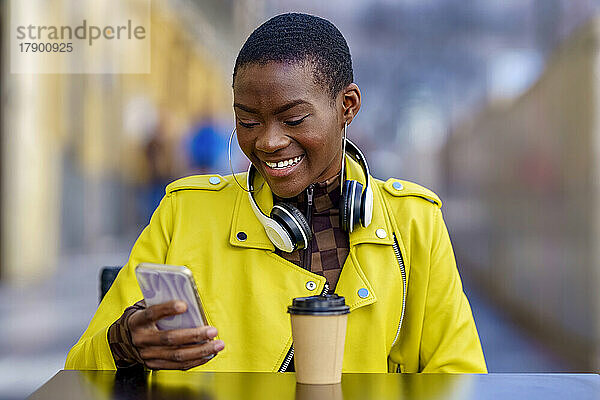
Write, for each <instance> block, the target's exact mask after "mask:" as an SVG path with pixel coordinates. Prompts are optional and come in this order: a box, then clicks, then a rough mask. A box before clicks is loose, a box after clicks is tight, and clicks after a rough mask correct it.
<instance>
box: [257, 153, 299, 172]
mask: <svg viewBox="0 0 600 400" xmlns="http://www.w3.org/2000/svg"><path fill="white" fill-rule="evenodd" d="M303 158H304V155H301V156H298V157H294V158H290V159H288V160H281V161H278V162H269V161H265V162H264V163H265V164H266V165H267V167H269V168H271V169H286V168H289V167H293V166H294V165H296V164H298V163H299V162H300V161H302V159H303Z"/></svg>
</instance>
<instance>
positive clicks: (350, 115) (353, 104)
mask: <svg viewBox="0 0 600 400" xmlns="http://www.w3.org/2000/svg"><path fill="white" fill-rule="evenodd" d="M342 103H343V110H344V115H343V119H344V122H346V123H347V124H348V125H350V123H351V122H352V120H353V119H354V117H355V116H356V114H358V111H359V110H360V89H359V88H358V85H357V84H356V83H351V84H349V85H348V86H346V87H345V88H344V90H343V91H342Z"/></svg>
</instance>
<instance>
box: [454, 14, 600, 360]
mask: <svg viewBox="0 0 600 400" xmlns="http://www.w3.org/2000/svg"><path fill="white" fill-rule="evenodd" d="M599 49H600V19H598V18H596V19H593V20H591V21H589V22H588V23H587V24H585V25H584V26H583V27H582V28H580V29H579V30H578V31H577V32H575V33H574V34H573V35H572V36H571V37H569V38H568V39H567V40H565V41H564V42H563V43H562V44H561V45H560V46H559V48H558V49H557V50H556V51H555V52H553V53H552V55H551V56H550V57H549V58H548V61H547V65H546V68H545V71H544V73H543V74H542V76H541V77H540V78H539V80H538V81H537V82H536V84H535V85H534V86H533V87H532V88H531V89H530V90H528V91H527V92H526V93H525V94H523V95H522V96H519V97H518V98H516V99H514V100H512V101H506V102H503V103H501V104H492V105H490V106H489V107H487V108H486V109H484V110H482V111H480V112H478V113H476V114H474V115H473V116H472V117H471V118H469V119H465V121H463V122H462V123H461V124H459V125H457V127H456V128H455V129H454V131H453V133H452V135H451V136H450V140H449V141H448V143H447V144H446V146H445V149H444V150H445V156H446V162H445V163H444V164H445V168H444V172H445V174H446V177H447V183H448V185H447V190H446V192H447V193H448V196H447V199H446V206H447V208H448V210H449V212H448V216H449V217H450V218H447V219H448V223H449V226H450V227H451V228H452V233H453V234H454V235H453V238H454V243H455V248H456V252H457V253H458V255H459V259H460V260H461V261H462V264H463V269H464V270H465V272H468V273H469V274H470V275H471V276H472V277H473V278H474V279H475V280H476V281H477V283H478V284H479V285H481V286H482V287H484V288H485V290H486V292H487V293H488V294H489V295H491V296H493V299H494V300H495V301H496V302H498V303H499V304H502V306H503V307H507V308H508V309H509V310H510V312H511V314H512V315H513V316H514V317H515V318H517V320H518V321H519V323H520V324H521V325H522V326H526V327H529V328H530V329H532V330H534V331H535V332H536V334H537V336H538V338H540V339H541V340H543V341H544V342H545V343H546V344H549V345H550V346H551V347H552V348H553V349H554V350H555V351H556V352H558V353H560V354H562V355H564V356H566V357H567V358H570V359H571V361H572V362H573V363H574V364H575V365H577V366H578V367H579V368H580V369H584V370H588V369H591V370H594V369H595V370H598V369H600V296H599V294H598V287H600V257H599V256H600V252H599V248H600V246H599V244H600V243H599V238H600V218H599V212H598V207H597V196H598V194H599V193H600V192H599V190H600V187H599V184H600V107H599V99H600V58H599V56H598V54H599Z"/></svg>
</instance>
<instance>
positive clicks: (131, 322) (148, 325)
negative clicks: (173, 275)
mask: <svg viewBox="0 0 600 400" xmlns="http://www.w3.org/2000/svg"><path fill="white" fill-rule="evenodd" d="M186 310H187V305H186V304H185V303H184V302H183V301H170V302H168V303H163V304H157V305H154V306H151V307H148V308H146V309H143V310H138V311H136V312H134V313H133V314H131V316H130V317H129V318H128V320H127V327H128V329H129V333H130V334H131V340H132V342H133V345H134V346H135V347H136V349H137V351H138V353H139V355H140V357H141V358H142V360H143V361H144V365H146V367H148V368H150V369H182V370H187V369H190V368H193V367H196V366H198V365H202V364H204V363H206V362H208V361H209V360H210V359H211V358H213V357H214V356H215V355H216V354H217V353H218V352H219V351H221V350H223V349H224V348H225V343H223V341H222V340H212V339H213V338H214V337H215V336H217V329H216V328H215V327H212V326H203V327H200V328H192V329H173V330H168V331H161V330H159V329H158V328H157V327H156V325H155V322H156V321H158V320H159V319H162V318H165V317H169V316H172V315H177V314H182V313H184V312H185V311H186Z"/></svg>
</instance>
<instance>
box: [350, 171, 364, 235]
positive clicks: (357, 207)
mask: <svg viewBox="0 0 600 400" xmlns="http://www.w3.org/2000/svg"><path fill="white" fill-rule="evenodd" d="M354 182H355V183H354V191H353V192H352V193H351V195H352V197H353V200H352V216H351V220H352V226H351V228H350V229H351V230H350V232H352V231H353V230H354V227H357V226H359V225H360V218H361V210H362V201H361V200H362V193H363V185H362V183H360V182H359V181H354Z"/></svg>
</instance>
